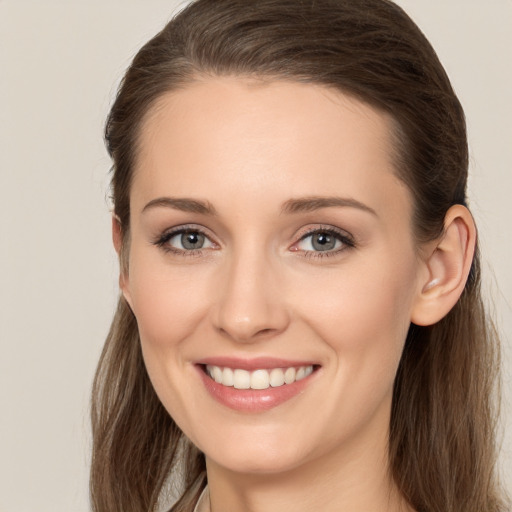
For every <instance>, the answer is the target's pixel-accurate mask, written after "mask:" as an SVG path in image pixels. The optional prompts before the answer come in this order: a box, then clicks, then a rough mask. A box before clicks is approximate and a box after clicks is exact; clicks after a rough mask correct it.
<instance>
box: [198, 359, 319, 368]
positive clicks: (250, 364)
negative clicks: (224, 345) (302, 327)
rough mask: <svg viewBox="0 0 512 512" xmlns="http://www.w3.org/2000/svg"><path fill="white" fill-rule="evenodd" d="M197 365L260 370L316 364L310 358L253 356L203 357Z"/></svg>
mask: <svg viewBox="0 0 512 512" xmlns="http://www.w3.org/2000/svg"><path fill="white" fill-rule="evenodd" d="M196 364H199V365H212V366H219V367H221V368H226V367H227V368H236V369H240V370H247V371H253V370H260V369H272V368H290V367H295V368H298V367H300V366H309V365H316V364H317V363H315V362H313V361H310V360H297V359H281V358H277V357H254V358H239V357H229V356H228V357H222V356H217V357H205V358H204V359H200V360H198V361H196Z"/></svg>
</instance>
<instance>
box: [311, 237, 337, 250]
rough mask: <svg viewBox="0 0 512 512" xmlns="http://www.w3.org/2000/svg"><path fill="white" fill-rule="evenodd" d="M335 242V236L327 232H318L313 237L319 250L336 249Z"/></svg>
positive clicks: (314, 245) (314, 243) (314, 244)
mask: <svg viewBox="0 0 512 512" xmlns="http://www.w3.org/2000/svg"><path fill="white" fill-rule="evenodd" d="M335 244H336V240H335V238H334V237H333V236H331V235H329V234H327V233H318V234H317V235H315V236H314V237H313V247H314V248H315V249H316V250H318V251H328V250H330V249H334V246H335Z"/></svg>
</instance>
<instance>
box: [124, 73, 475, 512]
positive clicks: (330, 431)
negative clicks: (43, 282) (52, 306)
mask: <svg viewBox="0 0 512 512" xmlns="http://www.w3.org/2000/svg"><path fill="white" fill-rule="evenodd" d="M391 129H392V123H391V120H390V119H389V118H388V117H387V116H386V115H384V114H382V113H380V112H378V111H376V110H375V109H373V108H371V107H369V106H367V105H365V104H363V103H361V102H359V101H357V100H354V99H352V98H350V97H348V96H345V95H342V94H341V93H339V92H334V91H332V90H329V89H327V88H324V87H321V86H313V85H302V84H297V83H289V82H270V83H264V82H254V81H252V82H251V81H249V80H246V79H241V78H209V79H205V80H198V81H197V82H194V83H193V84H191V85H189V86H187V87H186V88H185V89H182V90H179V91H177V92H172V93H169V94H167V95H166V96H164V97H162V98H160V100H159V102H158V104H157V105H156V106H155V108H154V109H153V110H152V111H151V112H150V114H149V115H148V116H147V119H146V120H145V123H144V125H143V128H142V132H141V138H140V152H139V154H138V158H137V165H136V171H135V176H134V180H133V185H132V189H131V196H130V200H131V227H130V230H131V231H130V245H129V273H127V274H123V275H122V276H121V288H122V290H123V293H124V295H125V297H126V299H127V300H128V302H129V304H130V306H131V307H132V310H133V311H134V313H135V316H136V317H137V321H138V325H139V331H140V336H141V343H142V350H143V354H144V360H145V363H146V366H147V369H148V373H149V376H150V378H151V381H152V383H153V385H154V388H155V390H156V392H157V394H158V396H159V397H160V399H161V401H162V403H163V404H164V406H165V407H166V409H167V410H168V411H169V413H170V414H171V416H172V417H173V419H174V420H175V421H176V422H177V424H178V425H179V426H180V428H181V429H182V430H183V431H184V432H185V434H186V435H187V436H188V438H189V439H191V440H192V442H194V443H195V444H196V445H197V446H198V447H199V448H200V449H201V450H202V451H203V452H204V453H205V455H206V461H207V470H208V481H209V487H210V499H211V507H212V510H213V511H214V512H218V511H222V510H230V511H235V512H236V511H249V510H250V511H251V512H252V511H254V512H258V511H266V512H272V511H274V510H275V511H280V512H281V511H283V510H294V511H299V512H300V511H310V510H313V509H318V510H323V511H327V512H329V511H335V510H336V511H338V510H350V511H351V512H358V511H360V512H363V511H364V512H372V511H375V512H382V511H398V510H410V509H409V508H408V506H407V505H406V504H405V503H404V500H403V499H401V497H400V494H399V493H398V491H397V490H396V489H395V487H394V484H393V482H392V480H391V478H390V477H389V474H388V457H387V439H388V434H389V432H388V425H389V418H390V408H391V399H392V386H393V380H394V378H395V374H396V370H397V366H398V363H399V360H400V356H401V352H402V349H403V345H404V341H405V337H406V334H407V330H408V327H409V325H410V322H411V321H416V322H417V323H423V324H428V323H431V322H432V321H433V320H434V321H437V320H436V319H438V317H439V318H440V317H441V316H443V315H444V314H445V312H447V310H449V308H450V307H451V306H452V305H453V303H454V302H455V301H456V299H457V298H458V295H457V294H459V295H460V292H461V290H462V287H463V285H464V282H465V277H464V274H466V275H467V271H468V270H469V263H470V258H471V256H472V254H470V253H471V251H470V248H471V244H472V240H473V239H474V230H473V231H472V229H473V228H472V224H471V220H470V216H469V214H468V213H466V212H467V210H465V209H463V208H462V207H460V208H458V207H457V208H458V209H455V210H453V211H452V212H451V217H450V216H447V236H446V237H445V238H443V240H442V241H439V242H436V243H435V244H434V245H432V246H429V247H421V248H419V247H418V246H417V244H416V243H415V241H414V236H413V226H412V223H411V219H412V203H411V195H410V193H409V190H408V189H407V188H406V187H405V185H404V184H403V183H402V182H401V181H400V180H398V179H397V177H396V175H395V169H394V167H393V161H392V157H391V155H392V151H391V137H390V133H391ZM333 196H337V197H341V198H344V199H348V200H350V201H352V202H353V201H357V202H358V205H356V206H354V204H348V205H345V206H324V207H321V208H317V209H314V210H311V211H298V212H294V213H290V212H283V211H282V209H283V205H285V204H286V202H287V201H290V200H293V199H300V198H311V197H329V198H331V197H333ZM162 197H172V198H180V199H183V198H188V199H194V200H197V201H201V202H203V203H208V204H209V205H210V206H212V207H213V208H214V210H215V215H212V214H207V213H204V212H200V211H182V210H180V209H177V208H176V207H171V206H169V205H162V204H160V205H153V206H152V207H147V205H148V203H150V202H151V201H154V200H155V199H158V198H162ZM360 205H364V207H361V206H360ZM184 225H186V226H189V227H190V226H192V227H193V228H194V229H197V230H199V231H201V232H203V233H205V235H206V237H207V238H206V239H205V244H204V246H203V248H202V249H200V250H195V251H189V252H188V254H187V252H186V251H185V250H184V249H180V245H179V241H180V236H175V237H174V238H172V239H171V240H170V241H169V240H168V241H167V242H166V244H164V245H158V244H157V243H156V242H157V241H158V240H159V239H161V238H162V234H163V233H166V232H168V231H169V230H170V229H171V228H175V227H180V226H184ZM311 229H316V230H317V231H321V230H325V229H335V230H337V231H339V232H340V233H341V235H342V236H344V237H348V239H349V240H350V241H352V242H353V246H352V245H351V244H350V243H343V241H341V240H340V241H339V242H338V243H337V245H336V247H335V249H333V250H331V251H327V252H322V253H321V254H320V251H316V250H315V249H314V247H313V246H312V245H311V241H312V239H311V237H310V236H309V237H308V235H307V233H308V232H309V230H311ZM472 237H473V238H472ZM114 240H115V244H116V247H117V248H118V250H119V249H120V246H121V242H120V240H121V233H120V231H119V226H118V225H117V224H116V222H114ZM443 244H444V245H443ZM170 246H173V247H171V250H169V248H170ZM172 248H174V251H172ZM468 248H469V249H468ZM176 251H177V252H176ZM327 253H328V254H327ZM322 255H323V256H322ZM468 262H469V263H468ZM432 283H434V284H432ZM214 356H234V357H240V358H252V357H257V356H258V357H259V356H266V357H280V358H285V359H294V360H297V359H298V360H308V361H315V362H316V363H317V364H318V365H319V369H318V370H317V371H316V372H315V373H314V374H313V375H312V377H311V379H310V382H309V383H308V385H307V386H306V387H305V389H304V390H303V392H302V393H300V394H299V395H298V396H296V397H294V398H292V399H291V400H288V401H287V402H285V403H283V404H281V405H279V406H277V407H275V408H273V409H270V410H268V411H264V412H259V413H247V412H240V411H236V410H233V409H230V408H227V407H225V406H223V405H220V404H219V403H218V402H216V401H215V400H213V399H212V397H211V396H210V395H209V394H208V393H207V392H206V390H205V388H204V385H203V383H202V382H201V379H199V378H198V372H197V367H196V366H195V364H194V363H195V362H197V361H198V360H199V359H202V358H206V357H214Z"/></svg>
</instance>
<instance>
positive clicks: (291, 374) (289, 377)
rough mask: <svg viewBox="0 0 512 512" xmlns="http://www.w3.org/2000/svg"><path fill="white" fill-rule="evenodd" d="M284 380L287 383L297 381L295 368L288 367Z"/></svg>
mask: <svg viewBox="0 0 512 512" xmlns="http://www.w3.org/2000/svg"><path fill="white" fill-rule="evenodd" d="M284 382H285V383H286V384H291V383H292V382H295V368H287V369H286V371H285V372H284Z"/></svg>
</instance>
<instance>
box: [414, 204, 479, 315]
mask: <svg viewBox="0 0 512 512" xmlns="http://www.w3.org/2000/svg"><path fill="white" fill-rule="evenodd" d="M475 243H476V228H475V223H474V221H473V217H472V216H471V214H470V213H469V210H468V209H467V208H465V207H464V206H462V205H454V206H452V207H451V208H450V209H449V210H448V212H447V213H446V216H445V224H444V231H443V234H442V236H441V237H440V238H439V239H438V240H437V241H436V242H435V245H434V246H433V247H431V248H430V250H429V252H428V254H427V256H426V258H425V265H426V269H427V272H425V276H426V278H425V279H424V281H423V282H420V290H419V292H418V295H417V297H416V300H415V303H414V306H413V311H412V315H411V322H413V323H414V324H416V325H432V324H435V323H436V322H438V321H439V320H441V318H443V317H444V316H446V315H447V314H448V312H449V311H450V310H451V309H452V308H453V306H455V304H456V303H457V301H458V300H459V297H460V296H461V294H462V291H463V290H464V286H465V285H466V281H467V278H468V275H469V271H470V268H471V263H472V261H473V256H474V252H475Z"/></svg>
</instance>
